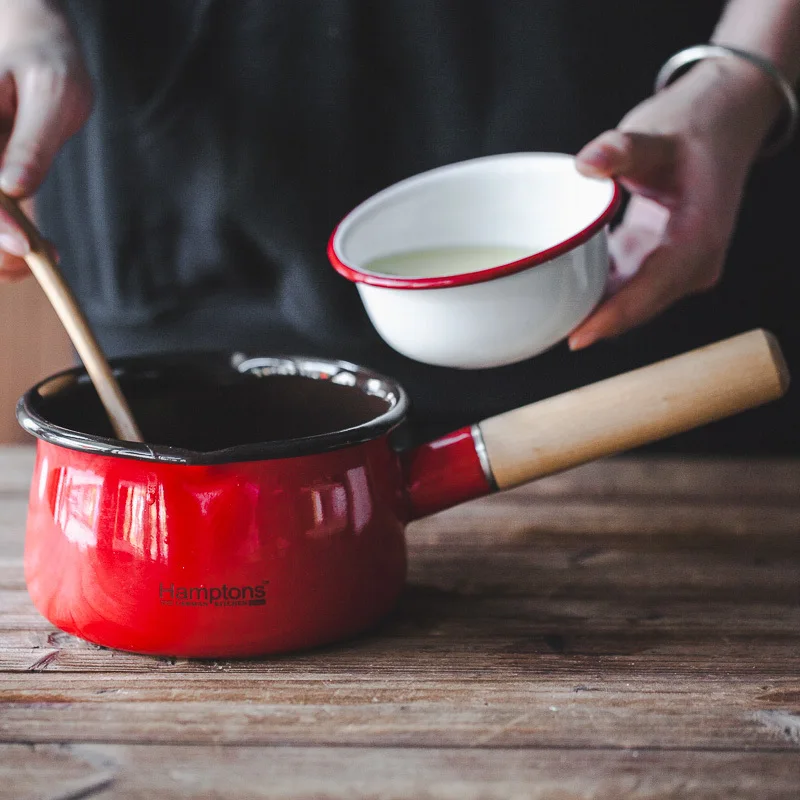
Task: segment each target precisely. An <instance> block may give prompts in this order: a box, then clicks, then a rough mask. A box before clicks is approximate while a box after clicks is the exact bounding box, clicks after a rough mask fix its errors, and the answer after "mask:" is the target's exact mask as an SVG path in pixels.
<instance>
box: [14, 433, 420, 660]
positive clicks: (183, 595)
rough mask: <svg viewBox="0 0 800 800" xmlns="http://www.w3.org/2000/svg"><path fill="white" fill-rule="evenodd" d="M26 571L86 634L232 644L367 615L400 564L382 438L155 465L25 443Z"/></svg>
mask: <svg viewBox="0 0 800 800" xmlns="http://www.w3.org/2000/svg"><path fill="white" fill-rule="evenodd" d="M30 501H31V502H30V513H29V519H28V529H27V538H26V553H25V572H26V579H27V583H28V588H29V591H30V594H31V596H32V598H33V601H34V603H35V604H36V606H37V608H38V609H39V610H40V612H41V613H42V614H43V615H44V616H45V617H47V618H48V619H49V620H50V621H51V622H53V623H54V624H55V625H57V626H58V627H59V628H61V629H62V630H65V631H67V632H68V633H72V634H75V635H76V636H80V637H82V638H84V639H88V640H90V641H92V642H96V643H97V644H101V645H107V646H109V647H115V648H120V649H124V650H132V651H137V652H142V653H159V654H168V655H174V656H193V657H219V656H246V655H254V654H258V653H267V652H273V651H281V650H293V649H297V648H304V647H309V646H312V645H317V644H322V643H324V642H327V641H332V640H335V639H340V638H342V637H347V636H349V635H351V634H354V633H356V632H357V631H360V630H362V629H364V628H367V627H369V626H370V625H372V624H373V623H375V622H376V621H377V620H378V619H380V617H381V616H383V615H384V614H385V613H386V612H387V611H388V610H389V609H390V608H391V607H392V605H393V604H394V603H395V600H396V599H397V596H398V594H399V593H400V591H401V588H402V585H403V581H404V578H405V565H406V561H405V542H404V538H403V524H404V517H405V501H404V496H403V491H402V488H401V486H400V474H399V470H398V468H397V457H396V455H395V454H394V453H393V452H392V451H391V450H390V448H389V447H388V444H387V442H386V439H385V438H381V439H377V440H375V441H372V442H368V443H367V444H363V445H358V446H355V447H350V448H345V449H342V450H337V451H334V452H331V453H322V454H319V455H314V456H304V457H299V458H287V459H281V460H273V461H260V462H248V463H235V464H225V465H213V466H186V465H175V464H156V463H147V462H142V461H135V460H131V459H123V458H116V457H109V456H104V455H101V456H97V455H92V454H89V453H83V452H77V451H73V450H67V449H66V448H62V447H58V446H54V445H49V444H47V443H45V442H41V441H40V442H39V443H38V457H37V462H36V468H35V474H34V480H33V485H32V489H31V498H30Z"/></svg>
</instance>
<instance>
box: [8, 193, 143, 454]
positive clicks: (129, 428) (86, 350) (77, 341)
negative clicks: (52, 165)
mask: <svg viewBox="0 0 800 800" xmlns="http://www.w3.org/2000/svg"><path fill="white" fill-rule="evenodd" d="M0 208H2V210H3V211H4V212H5V213H6V214H7V215H8V216H9V217H11V219H13V220H14V221H15V222H16V223H17V225H19V226H20V228H22V231H23V232H24V234H25V236H26V237H27V239H28V243H29V245H30V252H29V253H28V254H27V255H26V256H25V262H26V263H27V265H28V267H30V270H31V272H32V273H33V275H34V277H35V278H36V280H37V281H38V282H39V285H40V286H41V287H42V289H43V290H44V293H45V295H47V299H48V300H49V301H50V304H51V305H52V306H53V309H54V310H55V312H56V314H57V315H58V318H59V319H60V320H61V324H62V325H63V326H64V328H65V330H66V331H67V334H68V335H69V338H70V339H71V340H72V344H73V346H74V347H75V349H76V350H77V351H78V355H79V356H80V358H81V361H83V364H84V366H85V367H86V372H87V373H88V374H89V378H90V379H91V381H92V383H93V384H94V387H95V389H96V390H97V394H98V395H99V397H100V402H101V403H102V404H103V406H104V407H105V410H106V413H107V414H108V417H109V419H110V420H111V425H112V427H113V428H114V433H115V434H116V436H117V438H119V439H123V440H125V441H128V442H142V441H144V440H143V438H142V434H141V432H140V431H139V427H138V426H137V425H136V421H135V420H134V418H133V414H132V413H131V410H130V407H129V406H128V403H127V401H126V400H125V396H124V395H123V394H122V390H121V389H120V387H119V384H118V383H117V380H116V378H115V377H114V374H113V373H112V371H111V367H110V366H109V364H108V361H107V360H106V357H105V355H104V354H103V351H102V350H101V349H100V345H99V344H98V343H97V339H95V337H94V334H93V333H92V330H91V328H90V327H89V323H88V322H87V320H86V317H84V315H83V312H82V311H81V309H80V307H79V306H78V303H77V301H76V299H75V296H74V295H73V294H72V290H71V289H70V288H69V286H68V285H67V283H66V281H65V280H64V278H63V276H62V275H61V270H60V269H59V268H58V264H57V263H56V261H55V259H54V258H53V256H52V255H51V253H50V249H49V248H48V246H47V242H46V241H45V239H44V237H43V236H42V235H41V233H39V231H38V229H37V228H36V226H35V225H34V224H33V222H32V221H31V220H30V218H29V217H28V215H27V214H26V213H25V212H24V211H23V210H22V209H21V208H20V207H19V205H18V204H17V201H16V200H14V199H13V198H11V197H9V196H8V195H7V194H5V193H3V192H2V191H0Z"/></svg>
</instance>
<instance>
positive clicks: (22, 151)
mask: <svg viewBox="0 0 800 800" xmlns="http://www.w3.org/2000/svg"><path fill="white" fill-rule="evenodd" d="M16 79H17V110H16V115H15V118H14V125H13V127H12V129H11V135H10V136H9V139H8V143H7V145H6V149H5V153H4V155H3V165H2V169H0V189H2V190H3V191H4V192H6V193H7V194H9V195H11V196H13V197H25V196H27V195H30V194H32V193H33V192H34V191H35V190H36V189H37V188H38V186H39V184H40V183H41V182H42V180H43V179H44V176H45V174H46V173H47V170H48V169H49V168H50V165H51V164H52V162H53V159H54V158H55V155H56V153H57V152H58V150H59V148H60V147H61V145H62V144H63V142H64V140H65V138H66V135H65V134H66V131H65V123H66V121H67V119H68V117H69V116H70V109H69V108H65V107H64V104H63V102H62V101H63V100H64V97H65V94H66V88H67V86H66V81H67V79H66V76H65V75H63V74H59V73H58V72H56V71H55V70H51V69H43V68H30V69H26V70H24V71H20V72H19V73H18V74H17V75H16Z"/></svg>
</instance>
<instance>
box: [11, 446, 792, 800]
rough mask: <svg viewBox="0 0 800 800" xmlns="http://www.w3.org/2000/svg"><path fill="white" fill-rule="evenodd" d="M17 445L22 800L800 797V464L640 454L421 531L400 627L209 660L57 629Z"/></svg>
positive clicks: (14, 726)
mask: <svg viewBox="0 0 800 800" xmlns="http://www.w3.org/2000/svg"><path fill="white" fill-rule="evenodd" d="M31 467H32V453H31V451H30V449H28V448H18V449H15V450H11V449H9V450H0V742H2V743H3V744H0V798H2V797H9V798H11V797H13V798H14V800H18V799H19V798H22V799H23V800H27V798H29V797H30V798H47V800H56V799H57V798H60V800H66V798H77V797H90V798H92V800H96V798H115V799H116V798H128V797H130V798H139V797H141V798H145V797H147V798H151V797H159V798H162V797H163V798H168V799H169V798H188V797H192V798H204V797H208V798H229V797H230V798H249V797H263V796H270V797H286V798H294V797H322V798H324V797H330V798H340V797H341V798H344V797H348V798H350V797H398V798H401V797H409V798H411V797H414V798H416V797H422V798H473V797H474V798H494V797H498V798H501V797H502V798H508V797H520V798H523V797H524V798H529V797H530V798H547V800H550V798H556V800H566V799H567V798H570V800H573V799H578V798H580V799H581V800H585V799H586V798H592V799H593V800H596V799H597V798H603V799H605V798H608V800H611V798H615V800H616V799H617V798H620V799H621V800H625V799H626V798H664V799H665V800H666V798H670V800H676V798H684V797H686V798H726V799H727V798H759V800H760V798H790V797H791V798H795V797H797V796H800V769H798V763H800V753H799V752H798V750H800V660H799V658H798V654H800V536H798V535H797V534H798V532H800V462H798V461H794V460H772V461H749V460H739V461H729V462H728V461H726V462H719V461H713V460H711V461H708V460H703V459H693V460H684V459H675V458H673V459H618V460H610V461H606V462H602V463H596V464H592V465H588V466H586V467H583V468H581V469H579V470H574V471H572V472H567V473H563V474H561V475H558V476H553V477H551V478H548V479H545V480H541V481H539V482H537V483H535V484H532V485H530V486H527V487H524V488H522V489H518V490H514V491H512V492H507V493H505V494H502V495H496V496H493V497H490V498H484V499H482V500H479V501H475V502H473V503H471V504H468V505H466V506H462V507H461V508H457V509H451V510H449V511H447V512H443V513H442V514H439V515H437V516H436V517H433V518H430V519H428V520H425V521H423V522H420V523H416V524H415V525H414V526H412V527H411V528H410V530H409V535H408V541H409V556H410V570H409V586H408V589H407V591H406V592H405V594H404V596H403V598H402V600H401V603H400V606H399V607H398V609H397V610H396V612H395V613H394V614H393V615H392V616H391V617H390V618H389V619H387V620H386V621H385V622H384V623H383V624H382V625H381V626H380V627H379V628H378V629H376V630H375V631H372V632H370V633H368V634H367V635H364V636H361V637H359V638H357V639H355V640H352V641H349V642H344V643H341V644H339V645H336V646H334V647H328V648H324V649H320V650H316V651H311V652H305V653H295V654H289V655H285V656H276V657H273V658H269V659H261V660H242V661H216V662H213V661H205V662H203V661H186V660H180V659H157V658H149V657H145V656H138V655H135V654H129V653H118V652H114V651H109V650H104V649H102V648H99V647H96V646H93V645H90V644H88V643H86V642H83V641H81V640H79V639H76V638H74V637H71V636H67V635H66V634H63V633H61V632H59V631H56V630H54V629H53V628H52V627H51V626H50V625H49V624H48V623H47V622H46V621H45V620H44V619H43V618H41V617H40V616H39V615H38V614H37V613H36V611H35V610H34V609H33V607H32V606H31V604H30V600H29V599H28V597H27V593H26V592H25V587H24V582H23V577H22V571H21V542H22V532H23V528H24V516H25V503H26V494H27V485H28V480H29V477H28V476H29V475H30V470H31Z"/></svg>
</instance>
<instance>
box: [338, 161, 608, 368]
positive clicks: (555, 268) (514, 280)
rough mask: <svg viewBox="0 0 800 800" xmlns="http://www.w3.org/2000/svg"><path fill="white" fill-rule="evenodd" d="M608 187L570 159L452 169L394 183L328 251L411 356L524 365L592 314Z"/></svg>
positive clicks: (362, 208) (603, 269) (603, 265)
mask: <svg viewBox="0 0 800 800" xmlns="http://www.w3.org/2000/svg"><path fill="white" fill-rule="evenodd" d="M619 195H620V192H619V189H618V187H617V185H616V184H615V182H614V181H612V180H596V179H592V178H587V177H584V176H583V175H581V174H579V173H578V171H577V170H576V168H575V159H574V158H573V157H572V156H569V155H564V154H560V153H512V154H508V155H499V156H488V157H485V158H477V159H473V160H470V161H464V162H460V163H456V164H450V165H448V166H445V167H440V168H438V169H434V170H431V171H429V172H424V173H422V174H420V175H416V176H414V177H412V178H408V179H407V180H404V181H401V182H400V183H397V184H395V185H393V186H390V187H389V188H387V189H384V190H383V191H382V192H379V193H378V194H376V195H374V196H373V197H371V198H370V199H368V200H366V201H365V202H363V203H362V204H361V205H359V206H358V207H357V208H355V209H354V210H353V211H351V212H350V213H349V214H348V215H347V216H346V217H345V218H344V219H343V220H342V222H341V223H340V224H339V225H338V227H337V228H336V230H335V231H334V233H333V235H332V236H331V239H330V242H329V245H328V255H329V258H330V260H331V263H332V264H333V266H334V268H335V269H336V270H337V271H338V272H339V273H341V274H342V275H344V276H345V277H346V278H348V279H349V280H351V281H354V282H355V283H356V285H357V287H358V291H359V293H360V295H361V299H362V301H363V303H364V306H365V308H366V310H367V313H368V314H369V317H370V319H371V321H372V324H373V325H374V326H375V328H376V330H377V331H378V333H379V334H380V335H381V336H382V337H383V339H384V340H385V341H386V342H387V343H388V344H389V345H390V346H391V347H393V348H394V349H395V350H397V351H398V352H400V353H402V354H403V355H405V356H408V357H409V358H412V359H415V360H417V361H421V362H424V363H427V364H434V365H437V366H444V367H458V368H462V369H478V368H484V367H496V366H501V365H504V364H511V363H514V362H517V361H522V360H524V359H527V358H530V357H532V356H535V355H537V354H538V353H541V352H542V351H544V350H547V349H548V348H550V347H552V346H553V345H555V344H556V343H558V342H559V341H561V340H563V339H564V338H565V337H566V336H567V335H568V334H569V333H570V331H572V330H573V329H574V328H575V327H577V325H578V324H579V323H580V322H581V321H582V320H584V319H585V318H586V317H587V316H588V315H589V313H590V312H591V311H592V309H593V308H594V307H595V305H596V304H597V302H598V301H599V299H600V298H601V296H602V294H603V290H604V288H605V286H606V281H607V278H608V269H609V258H608V223H609V221H610V218H611V217H612V216H613V214H614V212H615V210H616V209H617V206H618V204H619ZM473 246H474V247H491V246H497V247H503V248H519V249H520V250H524V251H525V252H526V253H529V255H526V257H524V258H521V259H519V260H516V261H513V262H511V263H505V264H497V265H494V266H492V267H490V268H486V269H482V270H480V271H476V272H456V271H454V273H453V274H447V275H436V276H431V275H430V274H428V275H426V274H425V267H424V265H421V266H420V267H419V272H418V274H414V275H402V276H400V275H389V274H381V273H379V272H373V271H370V270H369V269H368V268H367V265H368V264H370V263H372V262H373V261H374V260H375V259H378V258H382V257H386V256H392V255H396V254H398V253H406V252H411V251H420V250H431V249H438V248H446V247H458V248H462V247H473Z"/></svg>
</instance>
